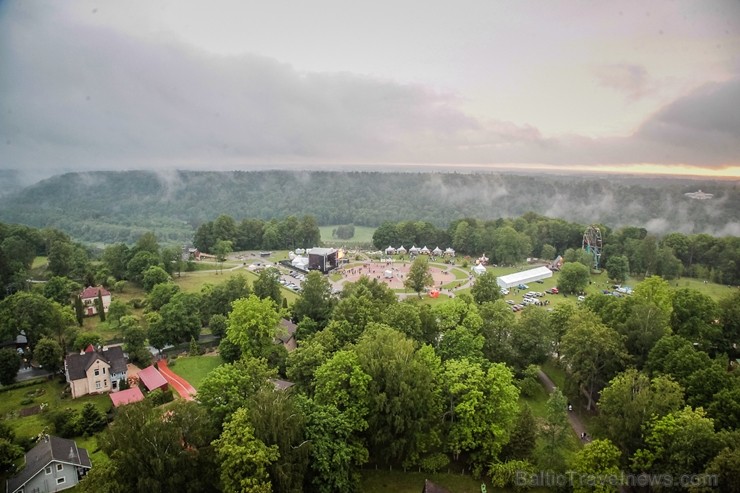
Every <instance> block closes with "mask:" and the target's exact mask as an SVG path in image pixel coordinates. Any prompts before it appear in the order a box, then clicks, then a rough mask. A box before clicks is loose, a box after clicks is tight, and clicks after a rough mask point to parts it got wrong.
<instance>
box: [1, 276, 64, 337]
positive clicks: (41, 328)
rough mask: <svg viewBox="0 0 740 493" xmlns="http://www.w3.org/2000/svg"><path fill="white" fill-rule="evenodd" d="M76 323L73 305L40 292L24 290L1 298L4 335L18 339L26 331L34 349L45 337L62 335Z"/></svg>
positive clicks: (2, 330)
mask: <svg viewBox="0 0 740 493" xmlns="http://www.w3.org/2000/svg"><path fill="white" fill-rule="evenodd" d="M74 323H75V320H74V315H73V314H72V311H71V309H70V308H68V307H62V306H61V305H59V303H56V302H54V301H51V300H49V299H47V298H45V297H44V296H42V295H40V294H36V293H28V292H25V291H22V292H18V293H14V294H12V295H10V296H8V297H7V298H5V299H4V300H2V301H0V336H2V337H1V338H2V339H3V340H7V339H14V338H15V337H16V336H17V335H18V334H20V333H24V334H25V335H26V337H27V338H28V345H29V346H30V347H31V350H33V349H34V348H35V347H36V343H37V342H38V341H39V339H41V338H42V337H44V336H47V335H48V336H51V335H57V334H61V333H63V332H64V331H65V330H66V329H67V327H69V326H71V325H74Z"/></svg>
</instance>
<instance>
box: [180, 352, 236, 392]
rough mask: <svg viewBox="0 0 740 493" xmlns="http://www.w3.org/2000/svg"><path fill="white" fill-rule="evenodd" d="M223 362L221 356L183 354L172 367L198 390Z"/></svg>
mask: <svg viewBox="0 0 740 493" xmlns="http://www.w3.org/2000/svg"><path fill="white" fill-rule="evenodd" d="M223 362H224V360H223V359H221V356H183V357H181V358H177V359H176V360H175V361H174V363H171V364H170V369H171V370H172V371H173V372H175V373H177V374H178V375H180V376H181V377H182V378H184V379H185V380H187V381H188V382H190V385H192V386H193V387H195V389H196V390H197V389H198V387H199V386H200V384H201V382H202V381H203V379H204V378H205V377H206V376H207V375H208V374H209V373H210V372H211V370H213V369H214V368H216V367H217V366H219V365H221V364H223Z"/></svg>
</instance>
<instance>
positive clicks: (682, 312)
mask: <svg viewBox="0 0 740 493" xmlns="http://www.w3.org/2000/svg"><path fill="white" fill-rule="evenodd" d="M672 301H673V304H672V306H673V310H672V312H671V328H672V329H673V332H674V333H675V334H677V335H680V336H682V337H685V338H686V339H688V340H690V341H691V342H695V343H698V345H699V347H700V348H702V349H703V350H705V351H708V352H710V353H716V351H717V349H719V347H720V346H721V345H722V326H721V325H720V324H718V323H716V322H715V321H716V320H718V319H719V307H718V305H717V303H716V302H715V301H714V300H713V299H712V298H710V297H709V296H707V295H705V294H702V293H700V292H699V291H697V290H695V289H689V288H683V289H677V290H676V291H675V292H674V293H673V300H672Z"/></svg>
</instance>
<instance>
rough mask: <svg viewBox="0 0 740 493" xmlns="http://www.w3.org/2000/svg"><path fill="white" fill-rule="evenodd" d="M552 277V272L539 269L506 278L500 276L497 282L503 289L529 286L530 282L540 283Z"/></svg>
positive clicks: (516, 273) (544, 268)
mask: <svg viewBox="0 0 740 493" xmlns="http://www.w3.org/2000/svg"><path fill="white" fill-rule="evenodd" d="M549 277H552V271H551V270H550V269H548V268H547V267H537V268H535V269H529V270H524V271H521V272H515V273H513V274H509V275H506V276H500V277H499V278H497V279H496V280H497V281H498V285H499V286H501V287H502V288H510V287H512V286H518V285H520V284H527V283H528V282H535V281H539V280H540V279H547V278H549Z"/></svg>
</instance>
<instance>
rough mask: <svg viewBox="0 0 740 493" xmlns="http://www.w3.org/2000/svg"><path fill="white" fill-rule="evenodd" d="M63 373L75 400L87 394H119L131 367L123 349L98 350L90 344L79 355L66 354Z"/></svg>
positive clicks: (105, 348)
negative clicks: (128, 365) (122, 382)
mask: <svg viewBox="0 0 740 493" xmlns="http://www.w3.org/2000/svg"><path fill="white" fill-rule="evenodd" d="M64 374H65V375H66V377H67V382H69V385H70V388H71V389H72V398H73V399H76V398H77V397H80V396H83V395H87V394H102V393H103V392H117V391H118V390H119V389H120V386H121V381H123V380H125V379H126V378H128V367H127V365H126V357H125V355H124V354H123V349H121V347H120V346H113V347H105V346H104V347H103V348H102V350H97V349H95V348H93V347H92V345H90V346H88V347H87V349H85V350H84V351H81V352H80V353H79V354H77V353H74V354H69V355H67V357H66V358H65V359H64Z"/></svg>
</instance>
